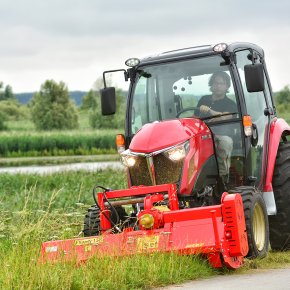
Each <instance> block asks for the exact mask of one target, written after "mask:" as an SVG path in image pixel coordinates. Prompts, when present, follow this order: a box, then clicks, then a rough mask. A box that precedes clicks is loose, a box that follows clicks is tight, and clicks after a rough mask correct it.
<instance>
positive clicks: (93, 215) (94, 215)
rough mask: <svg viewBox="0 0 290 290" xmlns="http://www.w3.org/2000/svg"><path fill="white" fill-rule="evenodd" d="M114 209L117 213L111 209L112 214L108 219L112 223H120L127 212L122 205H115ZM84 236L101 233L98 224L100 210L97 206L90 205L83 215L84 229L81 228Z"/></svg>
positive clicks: (124, 218)
mask: <svg viewBox="0 0 290 290" xmlns="http://www.w3.org/2000/svg"><path fill="white" fill-rule="evenodd" d="M115 210H116V211H117V213H118V216H117V215H116V212H115V211H114V210H112V214H111V217H110V219H111V220H112V222H113V223H114V224H116V223H120V222H122V221H125V220H126V216H127V213H126V211H125V209H124V208H123V207H122V206H116V207H115ZM83 233H84V236H85V237H90V236H97V235H99V234H100V233H101V224H100V210H99V208H98V207H97V206H91V207H90V208H89V209H88V212H87V214H86V216H85V220H84V230H83Z"/></svg>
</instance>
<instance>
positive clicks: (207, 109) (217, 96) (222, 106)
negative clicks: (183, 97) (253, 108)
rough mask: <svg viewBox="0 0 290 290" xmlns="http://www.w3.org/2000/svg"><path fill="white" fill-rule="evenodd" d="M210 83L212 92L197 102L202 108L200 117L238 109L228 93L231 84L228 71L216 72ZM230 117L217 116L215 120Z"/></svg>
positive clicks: (200, 108)
mask: <svg viewBox="0 0 290 290" xmlns="http://www.w3.org/2000/svg"><path fill="white" fill-rule="evenodd" d="M208 85H209V87H210V91H211V92H212V94H211V95H207V96H203V97H202V98H201V99H200V100H199V102H198V104H197V107H199V110H200V115H199V117H201V118H202V117H210V116H214V115H220V114H226V113H233V112H236V111H237V106H236V103H235V102H234V101H232V100H231V99H229V98H228V97H227V95H226V93H228V90H229V88H230V86H231V78H230V76H229V75H228V74H227V73H226V72H223V71H219V72H215V73H214V74H213V75H212V76H211V77H210V79H209V82H208ZM229 118H231V116H222V117H219V118H215V120H225V119H229Z"/></svg>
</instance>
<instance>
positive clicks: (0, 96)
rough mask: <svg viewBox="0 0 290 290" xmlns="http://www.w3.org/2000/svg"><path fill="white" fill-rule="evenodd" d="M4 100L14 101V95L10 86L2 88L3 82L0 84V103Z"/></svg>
mask: <svg viewBox="0 0 290 290" xmlns="http://www.w3.org/2000/svg"><path fill="white" fill-rule="evenodd" d="M5 100H15V95H14V94H13V90H12V87H11V86H10V85H6V86H5V88H4V84H3V82H0V101H5Z"/></svg>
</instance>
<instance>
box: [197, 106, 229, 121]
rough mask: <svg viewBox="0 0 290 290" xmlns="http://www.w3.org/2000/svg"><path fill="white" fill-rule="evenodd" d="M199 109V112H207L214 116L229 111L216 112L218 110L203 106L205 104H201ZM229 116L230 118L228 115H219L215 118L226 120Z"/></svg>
mask: <svg viewBox="0 0 290 290" xmlns="http://www.w3.org/2000/svg"><path fill="white" fill-rule="evenodd" d="M199 109H200V112H201V113H202V114H209V115H210V116H216V115H222V114H227V113H230V112H218V111H215V110H213V109H211V108H210V107H208V106H205V105H201V106H200V108H199ZM231 118H232V116H231V115H228V116H221V117H219V118H216V119H215V120H228V119H231Z"/></svg>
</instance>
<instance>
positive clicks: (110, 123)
mask: <svg viewBox="0 0 290 290" xmlns="http://www.w3.org/2000/svg"><path fill="white" fill-rule="evenodd" d="M100 99H101V98H100V94H98V97H97V106H96V109H95V110H92V111H91V113H90V116H89V121H90V125H91V127H92V128H96V129H105V128H106V129H109V128H111V129H123V128H124V122H125V108H126V98H125V97H124V96H123V95H122V92H121V90H119V89H117V90H116V114H114V115H111V116H103V115H102V112H101V104H100V103H101V102H100Z"/></svg>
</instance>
